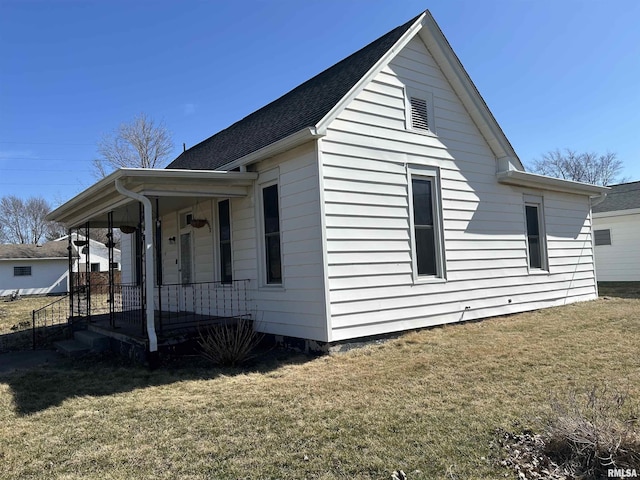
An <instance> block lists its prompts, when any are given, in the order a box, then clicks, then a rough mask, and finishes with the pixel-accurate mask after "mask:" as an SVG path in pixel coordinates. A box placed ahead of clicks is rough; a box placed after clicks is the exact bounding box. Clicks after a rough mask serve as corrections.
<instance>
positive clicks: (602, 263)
mask: <svg viewBox="0 0 640 480" xmlns="http://www.w3.org/2000/svg"><path fill="white" fill-rule="evenodd" d="M593 234H594V235H593V243H594V245H595V257H596V274H597V276H598V280H599V281H604V282H640V241H639V240H638V239H639V238H640V182H631V183H621V184H619V185H611V191H610V192H609V193H608V194H607V198H606V199H605V200H604V202H602V203H600V204H599V205H596V206H594V207H593Z"/></svg>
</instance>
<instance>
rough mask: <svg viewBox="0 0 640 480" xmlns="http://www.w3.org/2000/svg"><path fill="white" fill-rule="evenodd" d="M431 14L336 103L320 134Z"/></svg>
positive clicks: (420, 19) (319, 127)
mask: <svg viewBox="0 0 640 480" xmlns="http://www.w3.org/2000/svg"><path fill="white" fill-rule="evenodd" d="M428 14H429V11H428V10H427V11H425V12H423V13H422V14H421V15H420V16H419V17H418V18H417V19H416V21H415V22H414V23H413V25H411V27H409V28H408V29H407V31H406V32H404V34H403V35H402V36H401V37H400V38H399V39H398V40H397V41H396V43H395V44H394V45H393V47H391V48H390V49H389V50H387V52H386V53H385V54H384V55H383V56H382V57H380V59H378V61H377V62H376V63H375V64H374V65H373V66H372V67H371V68H370V69H369V71H368V72H367V73H366V74H365V75H363V76H362V78H361V79H360V80H359V81H358V82H357V83H356V84H355V85H354V86H353V87H351V90H349V91H348V92H347V94H346V95H345V96H343V97H342V99H341V100H340V101H339V102H338V103H336V104H335V105H334V106H333V108H332V109H331V110H330V111H329V113H327V114H326V115H325V116H324V118H322V119H321V120H320V121H319V122H318V123H317V124H316V129H317V131H318V133H321V134H323V135H324V134H326V131H327V127H328V126H329V124H330V123H331V122H332V121H333V120H335V119H336V118H337V117H338V115H340V113H342V111H343V110H344V109H345V107H346V106H347V105H348V104H349V103H351V101H352V100H353V99H354V98H355V97H356V96H357V95H358V94H359V93H360V92H362V90H363V89H364V88H365V86H366V85H367V84H368V83H369V82H370V81H371V79H373V77H375V76H376V75H377V74H378V73H380V72H381V71H382V69H383V68H384V67H385V66H386V65H387V64H388V63H389V62H390V61H391V59H393V57H395V56H396V54H397V53H398V52H399V51H400V50H402V49H403V48H404V47H405V46H406V45H407V43H409V41H411V39H412V38H413V37H414V35H415V34H416V33H417V32H418V31H419V30H420V29H421V28H422V26H423V25H424V20H425V18H426V16H427V15H428Z"/></svg>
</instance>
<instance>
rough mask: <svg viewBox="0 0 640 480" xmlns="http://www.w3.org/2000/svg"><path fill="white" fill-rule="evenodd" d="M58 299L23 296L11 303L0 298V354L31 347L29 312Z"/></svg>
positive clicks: (53, 297)
mask: <svg viewBox="0 0 640 480" xmlns="http://www.w3.org/2000/svg"><path fill="white" fill-rule="evenodd" d="M58 298H59V297H55V296H51V297H47V296H24V297H22V298H20V300H16V301H13V302H8V301H5V300H4V299H2V298H0V352H2V351H3V350H13V349H16V348H28V347H29V346H30V345H31V323H32V321H31V312H32V311H33V310H37V309H38V308H41V307H44V306H45V305H48V304H50V303H51V302H54V301H56V300H57V299H58Z"/></svg>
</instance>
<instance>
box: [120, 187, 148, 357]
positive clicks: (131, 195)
mask: <svg viewBox="0 0 640 480" xmlns="http://www.w3.org/2000/svg"><path fill="white" fill-rule="evenodd" d="M115 186H116V190H117V191H118V192H120V193H121V194H122V195H124V196H125V197H129V198H133V199H134V200H137V201H139V202H140V203H142V206H143V208H144V231H145V235H144V243H145V245H144V260H145V261H144V267H145V282H144V287H145V289H146V291H145V294H146V298H147V305H146V315H147V336H148V337H149V352H157V351H158V337H157V336H156V326H155V314H154V308H153V296H154V295H153V294H154V291H153V263H154V262H153V258H154V256H153V235H154V231H155V230H154V223H153V212H152V209H151V200H149V199H148V198H147V197H145V196H144V195H140V194H139V193H136V192H132V191H131V190H127V189H126V188H124V186H123V185H122V182H121V181H120V179H119V178H116V181H115Z"/></svg>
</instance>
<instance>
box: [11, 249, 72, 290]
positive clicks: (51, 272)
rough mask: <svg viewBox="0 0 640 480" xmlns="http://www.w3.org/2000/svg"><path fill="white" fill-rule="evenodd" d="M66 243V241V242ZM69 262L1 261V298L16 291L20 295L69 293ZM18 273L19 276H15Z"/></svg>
mask: <svg viewBox="0 0 640 480" xmlns="http://www.w3.org/2000/svg"><path fill="white" fill-rule="evenodd" d="M65 241H66V240H65ZM68 271H69V261H68V260H67V259H66V258H60V259H43V258H38V259H33V258H32V259H25V260H4V259H2V260H0V297H4V296H6V295H11V294H12V293H13V292H15V291H16V290H18V291H19V293H20V295H46V294H52V293H64V292H67V291H68V282H69V274H68ZM16 273H18V275H15V274H16Z"/></svg>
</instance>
